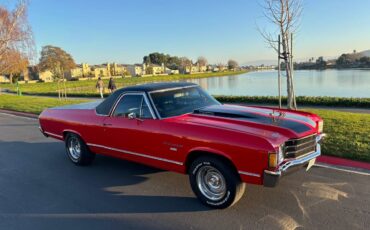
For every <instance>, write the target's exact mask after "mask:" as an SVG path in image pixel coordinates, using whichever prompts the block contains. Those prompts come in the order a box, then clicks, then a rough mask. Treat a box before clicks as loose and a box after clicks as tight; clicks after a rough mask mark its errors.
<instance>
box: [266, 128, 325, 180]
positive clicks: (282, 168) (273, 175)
mask: <svg viewBox="0 0 370 230" xmlns="http://www.w3.org/2000/svg"><path fill="white" fill-rule="evenodd" d="M324 137H325V134H320V135H318V136H317V138H316V143H317V144H316V151H315V152H312V153H309V154H307V155H305V156H302V157H298V158H293V159H287V160H285V161H283V162H282V163H281V164H280V165H279V166H278V167H277V168H276V169H275V170H273V171H272V170H265V171H264V178H263V184H264V185H265V186H266V187H275V186H276V184H277V182H278V179H279V177H280V176H281V175H283V174H284V173H286V172H287V171H288V169H289V168H292V167H295V166H301V165H305V164H306V163H308V162H309V161H310V160H312V159H315V158H316V157H318V156H320V155H321V146H320V144H319V141H320V140H321V139H322V138H324Z"/></svg>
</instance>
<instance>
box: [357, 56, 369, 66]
mask: <svg viewBox="0 0 370 230" xmlns="http://www.w3.org/2000/svg"><path fill="white" fill-rule="evenodd" d="M359 62H360V63H361V64H364V65H370V57H366V56H365V57H361V58H360V59H359Z"/></svg>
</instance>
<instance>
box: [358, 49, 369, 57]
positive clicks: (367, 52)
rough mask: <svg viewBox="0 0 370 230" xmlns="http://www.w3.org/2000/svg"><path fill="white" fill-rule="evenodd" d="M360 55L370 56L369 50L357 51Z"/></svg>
mask: <svg viewBox="0 0 370 230" xmlns="http://www.w3.org/2000/svg"><path fill="white" fill-rule="evenodd" d="M359 54H360V55H361V57H370V50H365V51H362V52H360V53H359Z"/></svg>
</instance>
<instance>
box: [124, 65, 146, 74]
mask: <svg viewBox="0 0 370 230" xmlns="http://www.w3.org/2000/svg"><path fill="white" fill-rule="evenodd" d="M127 71H128V72H129V73H130V75H131V76H133V77H136V76H141V75H143V74H145V73H144V71H143V65H140V64H134V65H128V66H127Z"/></svg>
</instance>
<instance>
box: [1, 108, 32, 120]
mask: <svg viewBox="0 0 370 230" xmlns="http://www.w3.org/2000/svg"><path fill="white" fill-rule="evenodd" d="M0 113H6V114H11V115H16V116H21V117H28V118H35V119H38V117H39V115H36V114H33V113H25V112H18V111H13V110H7V109H0Z"/></svg>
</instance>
